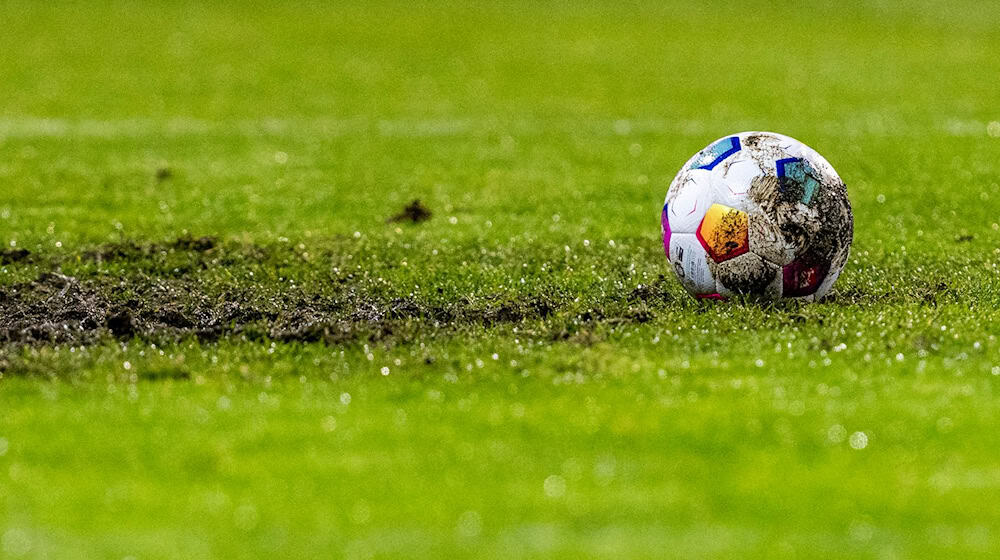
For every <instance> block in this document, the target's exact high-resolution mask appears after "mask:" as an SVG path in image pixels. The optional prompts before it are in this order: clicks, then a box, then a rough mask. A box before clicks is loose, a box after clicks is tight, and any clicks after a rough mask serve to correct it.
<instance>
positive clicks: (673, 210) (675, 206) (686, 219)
mask: <svg viewBox="0 0 1000 560" xmlns="http://www.w3.org/2000/svg"><path fill="white" fill-rule="evenodd" d="M710 185H711V183H710V179H709V172H708V171H705V170H702V169H695V170H692V171H688V172H687V173H686V174H685V176H684V177H682V178H681V180H680V181H678V182H677V184H676V185H675V186H674V188H672V189H671V190H670V192H668V193H667V200H666V204H665V205H666V206H667V219H668V221H669V222H670V231H671V232H672V233H694V231H695V228H697V227H698V224H699V223H701V219H702V217H704V216H705V211H706V210H708V207H709V206H710V205H711V203H712V189H711V187H710Z"/></svg>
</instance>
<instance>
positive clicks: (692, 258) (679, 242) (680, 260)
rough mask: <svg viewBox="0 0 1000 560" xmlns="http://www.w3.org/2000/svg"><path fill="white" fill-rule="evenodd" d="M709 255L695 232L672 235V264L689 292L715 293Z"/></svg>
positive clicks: (697, 293)
mask: <svg viewBox="0 0 1000 560" xmlns="http://www.w3.org/2000/svg"><path fill="white" fill-rule="evenodd" d="M709 260H710V259H709V258H708V255H706V254H705V249H703V248H702V246H701V243H699V242H698V239H697V238H696V237H695V236H694V234H693V233H674V234H673V235H671V237H670V264H672V265H673V267H674V272H676V273H677V278H678V279H679V280H680V281H681V285H682V286H684V289H685V290H687V291H688V293H690V294H692V295H695V296H698V295H704V294H713V293H715V292H716V289H715V278H714V277H713V276H712V271H711V270H709V268H708V261H709Z"/></svg>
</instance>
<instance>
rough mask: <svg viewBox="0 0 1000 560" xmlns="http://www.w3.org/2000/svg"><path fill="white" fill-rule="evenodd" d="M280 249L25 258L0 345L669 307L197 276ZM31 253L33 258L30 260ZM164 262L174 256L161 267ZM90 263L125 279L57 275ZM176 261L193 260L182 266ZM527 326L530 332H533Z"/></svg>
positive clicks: (272, 335)
mask: <svg viewBox="0 0 1000 560" xmlns="http://www.w3.org/2000/svg"><path fill="white" fill-rule="evenodd" d="M274 251H275V249H274V248H273V247H260V246H255V245H240V246H239V247H235V248H234V247H233V246H228V245H220V244H219V243H218V242H217V241H216V240H215V239H214V238H211V237H192V236H184V237H181V238H178V239H175V240H173V241H170V242H166V243H149V244H142V243H137V242H132V241H124V242H120V243H111V244H106V245H101V246H98V247H96V248H92V249H89V250H87V251H85V252H81V253H79V254H64V255H61V256H59V257H58V258H54V257H53V258H51V259H49V260H46V259H45V258H40V257H39V255H31V254H30V253H28V252H27V251H23V252H20V251H19V252H16V253H12V252H10V251H8V252H7V253H8V254H9V255H8V256H5V257H4V258H6V259H14V260H25V259H28V258H30V259H33V260H32V261H30V262H31V264H30V266H32V267H37V268H38V269H42V270H44V271H42V272H40V273H39V274H38V276H37V277H36V278H35V279H34V280H31V281H28V282H21V283H15V284H8V285H5V286H0V348H4V347H6V348H10V347H17V346H25V345H53V344H57V345H62V344H66V345H75V346H78V345H91V344H97V343H101V342H102V341H107V340H114V339H125V340H127V339H131V338H135V337H139V338H143V339H148V340H151V341H164V342H169V341H176V340H180V339H184V338H196V339H199V340H202V341H214V340H217V339H220V338H223V337H237V338H240V339H246V340H264V339H266V340H277V341H303V342H313V341H321V342H326V343H328V344H342V343H350V342H357V341H373V340H374V341H379V340H387V342H397V341H399V342H403V341H406V340H408V339H412V338H416V337H418V336H427V335H431V336H433V335H437V334H438V333H441V334H447V333H456V332H461V331H463V330H465V331H468V330H469V329H474V328H479V329H482V328H491V327H497V326H502V325H520V324H522V323H528V322H532V321H536V322H537V321H541V322H543V323H544V324H541V323H539V324H537V325H531V328H534V329H535V331H534V332H535V334H538V335H541V336H547V335H548V334H551V333H561V332H569V333H572V335H573V336H574V337H577V339H579V340H583V341H586V340H592V339H595V337H596V335H595V334H593V331H595V330H599V329H597V327H598V326H600V325H609V326H611V327H614V326H615V325H620V324H628V323H642V322H646V321H649V320H652V319H653V318H655V316H656V311H657V310H659V309H663V308H665V307H667V306H669V305H671V304H672V303H673V301H674V297H673V296H672V295H671V294H670V293H669V292H668V290H667V281H666V279H665V278H664V277H663V276H661V277H660V278H659V279H658V280H657V281H656V282H654V283H652V284H650V285H639V286H637V287H636V288H634V289H633V290H631V292H627V293H623V294H618V295H617V296H616V297H615V298H614V301H609V302H608V305H606V306H602V307H601V308H600V309H590V310H588V311H586V312H578V311H577V310H576V308H577V306H574V299H575V298H574V297H572V296H571V295H569V294H559V293H546V294H539V295H533V296H530V297H528V298H524V299H520V300H516V301H514V300H510V299H504V298H501V297H499V296H497V297H482V296H480V297H476V298H472V297H463V298H458V299H456V300H454V301H446V302H440V301H439V302H436V303H433V304H431V303H428V302H426V301H423V300H421V299H417V298H413V297H406V298H395V299H392V298H386V297H384V296H381V295H379V293H377V292H375V291H373V290H372V289H371V288H370V287H366V285H364V284H362V283H361V282H360V281H359V280H356V279H352V278H345V277H334V276H333V275H331V276H330V281H329V282H328V283H324V286H322V288H323V289H321V290H320V293H310V292H307V291H305V290H303V289H301V288H287V287H285V286H287V285H286V284H283V283H277V284H269V285H268V286H263V287H261V286H259V285H257V284H252V285H248V284H245V283H244V284H241V283H239V282H238V281H235V280H234V281H233V282H232V285H231V286H230V285H221V286H220V285H219V284H218V282H215V283H208V281H207V280H205V279H204V276H205V275H204V274H200V272H202V271H205V270H211V269H213V268H214V267H215V266H220V265H221V266H229V267H231V268H232V267H235V268H236V269H238V268H239V267H240V266H241V263H242V264H243V265H245V264H246V263H247V262H250V261H256V260H260V259H265V258H274ZM29 255H30V257H29ZM164 255H170V257H171V260H170V261H169V264H164V262H165V261H164V260H163V259H164V258H165V257H164ZM81 260H84V261H90V262H92V263H97V264H98V265H99V268H101V267H103V268H107V267H109V266H110V267H117V268H122V267H125V268H124V270H125V272H120V273H110V274H109V273H106V272H105V273H94V272H92V271H88V272H87V273H85V274H81V277H80V278H77V277H74V276H71V275H66V274H63V273H61V272H59V271H60V270H61V268H62V266H61V265H62V264H63V263H67V262H78V261H81ZM177 262H181V263H187V264H181V265H179V266H175V264H176V263H177ZM528 327H529V325H524V327H523V328H524V329H525V330H527V329H528Z"/></svg>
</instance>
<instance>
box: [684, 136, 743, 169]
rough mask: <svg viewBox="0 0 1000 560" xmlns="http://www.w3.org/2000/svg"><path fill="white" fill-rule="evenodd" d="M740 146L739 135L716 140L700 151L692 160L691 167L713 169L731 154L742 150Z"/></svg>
mask: <svg viewBox="0 0 1000 560" xmlns="http://www.w3.org/2000/svg"><path fill="white" fill-rule="evenodd" d="M740 148H741V146H740V137H739V136H738V135H737V136H729V137H727V138H721V139H719V140H716V141H715V142H714V143H713V144H712V145H710V146H709V147H707V148H705V149H704V150H702V151H701V152H699V153H698V155H697V156H696V157H695V159H694V161H693V162H691V168H692V169H709V170H711V169H712V168H714V167H715V166H717V165H719V164H720V163H722V162H723V161H725V159H726V158H728V157H729V156H731V155H733V154H735V153H736V152H738V151H740Z"/></svg>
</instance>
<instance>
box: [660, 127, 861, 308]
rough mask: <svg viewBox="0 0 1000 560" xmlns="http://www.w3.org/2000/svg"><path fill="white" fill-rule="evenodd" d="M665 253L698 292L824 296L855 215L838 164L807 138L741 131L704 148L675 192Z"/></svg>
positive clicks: (667, 212) (665, 219)
mask: <svg viewBox="0 0 1000 560" xmlns="http://www.w3.org/2000/svg"><path fill="white" fill-rule="evenodd" d="M661 223H662V226H663V249H664V251H666V254H667V259H669V260H670V263H671V264H672V265H673V269H674V272H676V273H677V277H678V279H679V280H680V282H681V285H683V286H684V289H685V290H687V291H688V293H690V294H691V295H693V296H694V297H696V298H712V299H725V298H727V297H729V296H733V295H747V296H754V297H759V298H764V299H778V298H782V297H786V298H799V299H805V300H814V299H820V298H822V297H823V296H825V295H826V294H827V293H828V292H829V291H830V288H831V287H832V286H833V283H834V282H835V281H836V280H837V277H838V276H839V275H840V272H841V270H843V268H844V265H845V264H846V263H847V257H848V254H849V252H850V248H851V241H852V239H853V235H854V217H853V216H852V215H851V204H850V202H849V201H848V199H847V188H846V187H845V186H844V182H843V181H842V180H841V179H840V176H838V175H837V172H836V171H834V170H833V167H832V166H831V165H830V164H829V163H828V162H827V161H826V159H824V158H823V156H821V155H819V154H818V153H816V151H815V150H813V149H812V148H810V147H809V146H806V145H805V144H803V143H802V142H799V141H798V140H794V139H792V138H789V137H787V136H782V135H780V134H774V133H772V132H741V133H739V134H734V135H731V136H726V137H725V138H721V139H719V140H717V141H715V142H713V143H712V144H710V145H709V146H708V147H707V148H705V149H704V150H702V151H700V152H698V153H697V154H695V156H694V157H692V158H691V159H690V160H688V162H687V163H686V164H684V167H683V168H682V169H681V170H680V172H679V173H678V174H677V176H676V177H674V180H673V182H672V183H670V188H669V190H667V198H666V201H665V202H664V204H663V214H662V218H661Z"/></svg>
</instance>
